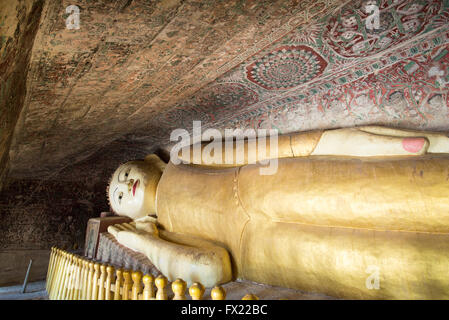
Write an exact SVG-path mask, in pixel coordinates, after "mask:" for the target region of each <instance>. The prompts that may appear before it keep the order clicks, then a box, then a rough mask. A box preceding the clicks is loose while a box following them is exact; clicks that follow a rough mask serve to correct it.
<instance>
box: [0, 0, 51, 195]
mask: <svg viewBox="0 0 449 320" xmlns="http://www.w3.org/2000/svg"><path fill="white" fill-rule="evenodd" d="M43 3H44V1H43V0H35V1H34V0H11V1H2V3H1V6H0V75H1V78H0V189H1V188H2V185H3V184H4V182H5V181H6V177H7V172H8V167H9V166H8V161H9V149H10V146H11V142H12V138H13V132H14V129H15V125H16V123H17V120H18V118H19V116H20V112H21V110H22V107H23V103H24V99H25V95H26V82H27V74H28V67H29V60H30V54H31V49H32V47H33V42H34V38H35V35H36V32H37V30H38V26H39V21H40V17H41V12H42V7H43Z"/></svg>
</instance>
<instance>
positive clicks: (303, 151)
mask: <svg viewBox="0 0 449 320" xmlns="http://www.w3.org/2000/svg"><path fill="white" fill-rule="evenodd" d="M322 135H323V131H311V132H304V133H295V134H292V135H291V141H290V143H291V148H292V153H293V156H294V157H305V156H309V155H310V154H311V153H312V152H313V150H315V148H316V146H317V144H318V142H319V141H320V139H321V136H322Z"/></svg>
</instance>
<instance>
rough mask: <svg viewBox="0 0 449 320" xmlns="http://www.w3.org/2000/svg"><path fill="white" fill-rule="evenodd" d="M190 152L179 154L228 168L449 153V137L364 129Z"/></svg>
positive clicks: (219, 144) (195, 161)
mask: <svg viewBox="0 0 449 320" xmlns="http://www.w3.org/2000/svg"><path fill="white" fill-rule="evenodd" d="M261 147H264V148H261ZM195 148H196V151H195ZM188 149H189V152H188V153H184V152H181V151H180V152H179V158H180V159H181V160H183V161H185V162H187V163H192V164H198V165H210V166H217V167H227V166H236V165H245V164H249V163H256V162H257V161H262V160H266V159H274V158H291V157H303V156H310V155H330V156H332V155H336V156H355V157H373V156H414V155H423V154H425V153H427V152H429V153H449V138H448V137H447V136H446V135H444V134H441V133H431V132H420V131H407V130H399V129H393V128H386V127H381V126H364V127H358V128H343V129H335V130H326V131H312V132H300V133H294V134H289V135H281V136H279V137H278V139H277V140H276V141H275V140H274V139H270V138H269V137H267V138H266V139H260V138H259V139H258V138H253V139H248V140H244V141H243V140H242V141H238V142H236V143H232V144H230V145H229V146H228V147H227V146H226V144H225V143H222V142H221V141H213V142H210V143H206V142H202V143H200V144H197V145H193V146H190V147H188ZM238 156H240V158H239V157H238Z"/></svg>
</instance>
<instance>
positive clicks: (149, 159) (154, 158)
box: [144, 154, 167, 172]
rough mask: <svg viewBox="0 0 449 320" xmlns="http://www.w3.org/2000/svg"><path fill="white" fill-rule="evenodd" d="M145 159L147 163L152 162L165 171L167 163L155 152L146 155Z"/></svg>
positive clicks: (151, 163)
mask: <svg viewBox="0 0 449 320" xmlns="http://www.w3.org/2000/svg"><path fill="white" fill-rule="evenodd" d="M144 161H145V162H146V163H147V164H150V165H152V166H154V167H156V168H158V169H159V170H160V171H161V172H164V170H165V166H166V165H167V164H166V163H165V162H164V161H162V160H161V158H159V157H158V156H157V155H155V154H149V155H147V156H146V157H145V159H144Z"/></svg>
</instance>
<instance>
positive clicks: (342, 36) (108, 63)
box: [0, 0, 449, 178]
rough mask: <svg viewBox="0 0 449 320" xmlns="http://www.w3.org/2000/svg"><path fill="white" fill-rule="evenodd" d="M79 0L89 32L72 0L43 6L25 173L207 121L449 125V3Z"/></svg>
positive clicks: (40, 172)
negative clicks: (73, 16) (75, 23)
mask: <svg viewBox="0 0 449 320" xmlns="http://www.w3.org/2000/svg"><path fill="white" fill-rule="evenodd" d="M78 3H79V5H80V9H81V12H80V15H81V28H80V30H67V29H66V28H65V24H64V16H63V13H64V12H65V11H64V10H65V8H66V6H68V5H70V4H72V3H71V0H52V1H46V2H45V5H44V6H43V9H42V17H40V19H39V29H38V31H37V33H36V38H35V40H34V44H33V48H32V52H31V58H30V63H29V68H28V70H29V71H28V76H27V81H26V83H27V88H26V89H27V90H26V97H25V98H24V104H23V111H22V112H21V114H20V118H19V120H18V122H17V125H16V127H15V131H14V137H13V139H12V143H11V148H10V152H9V156H10V161H9V162H10V164H11V176H13V177H16V178H20V177H32V176H44V175H47V174H51V173H52V172H54V171H56V170H61V169H62V168H64V167H67V166H70V165H72V164H73V163H76V162H79V161H83V160H84V159H87V158H88V157H89V156H93V155H94V153H95V152H99V151H98V150H101V149H102V148H105V147H106V146H107V145H108V144H111V145H114V148H118V146H119V145H122V146H123V148H122V149H120V150H119V148H118V149H117V152H122V151H123V152H127V151H126V150H129V148H131V147H136V148H139V152H143V153H145V152H151V151H152V150H154V149H155V148H157V147H162V148H165V149H168V148H170V141H169V140H170V133H171V132H172V131H173V130H174V129H177V128H183V129H187V130H189V131H191V128H192V124H193V121H194V120H200V121H201V122H202V128H203V129H206V128H216V129H219V130H223V129H226V128H229V129H237V128H238V129H247V128H255V129H257V128H267V129H268V128H272V129H278V130H279V131H280V133H288V132H293V131H306V130H314V129H326V128H338V127H348V126H356V125H363V124H382V125H390V126H396V127H401V128H416V129H427V130H442V131H444V130H446V131H449V115H448V110H449V109H448V108H449V0H425V1H424V0H304V1H302V0H301V1H298V0H226V1H221V0H216V1H215V0H184V1H181V0H170V1H168V0H154V1H144V0H133V1H127V0H117V1H109V0H98V1H89V0H79V1H78ZM369 7H370V8H371V9H369V10H368V9H367V8H369ZM373 7H374V8H377V9H378V10H374V11H373ZM377 22H378V23H377ZM0 33H1V29H0ZM0 36H1V35H0ZM5 39H6V38H5ZM8 43H9V40H8V41H6V47H4V48H6V49H8ZM11 52H12V51H11ZM9 56H10V57H14V54H13V53H11V54H10V55H9ZM9 56H8V55H7V57H9ZM0 86H1V83H0ZM2 90H3V87H2ZM117 141H120V143H119V144H114V142H117ZM125 147H126V148H125ZM130 156H131V155H130Z"/></svg>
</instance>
